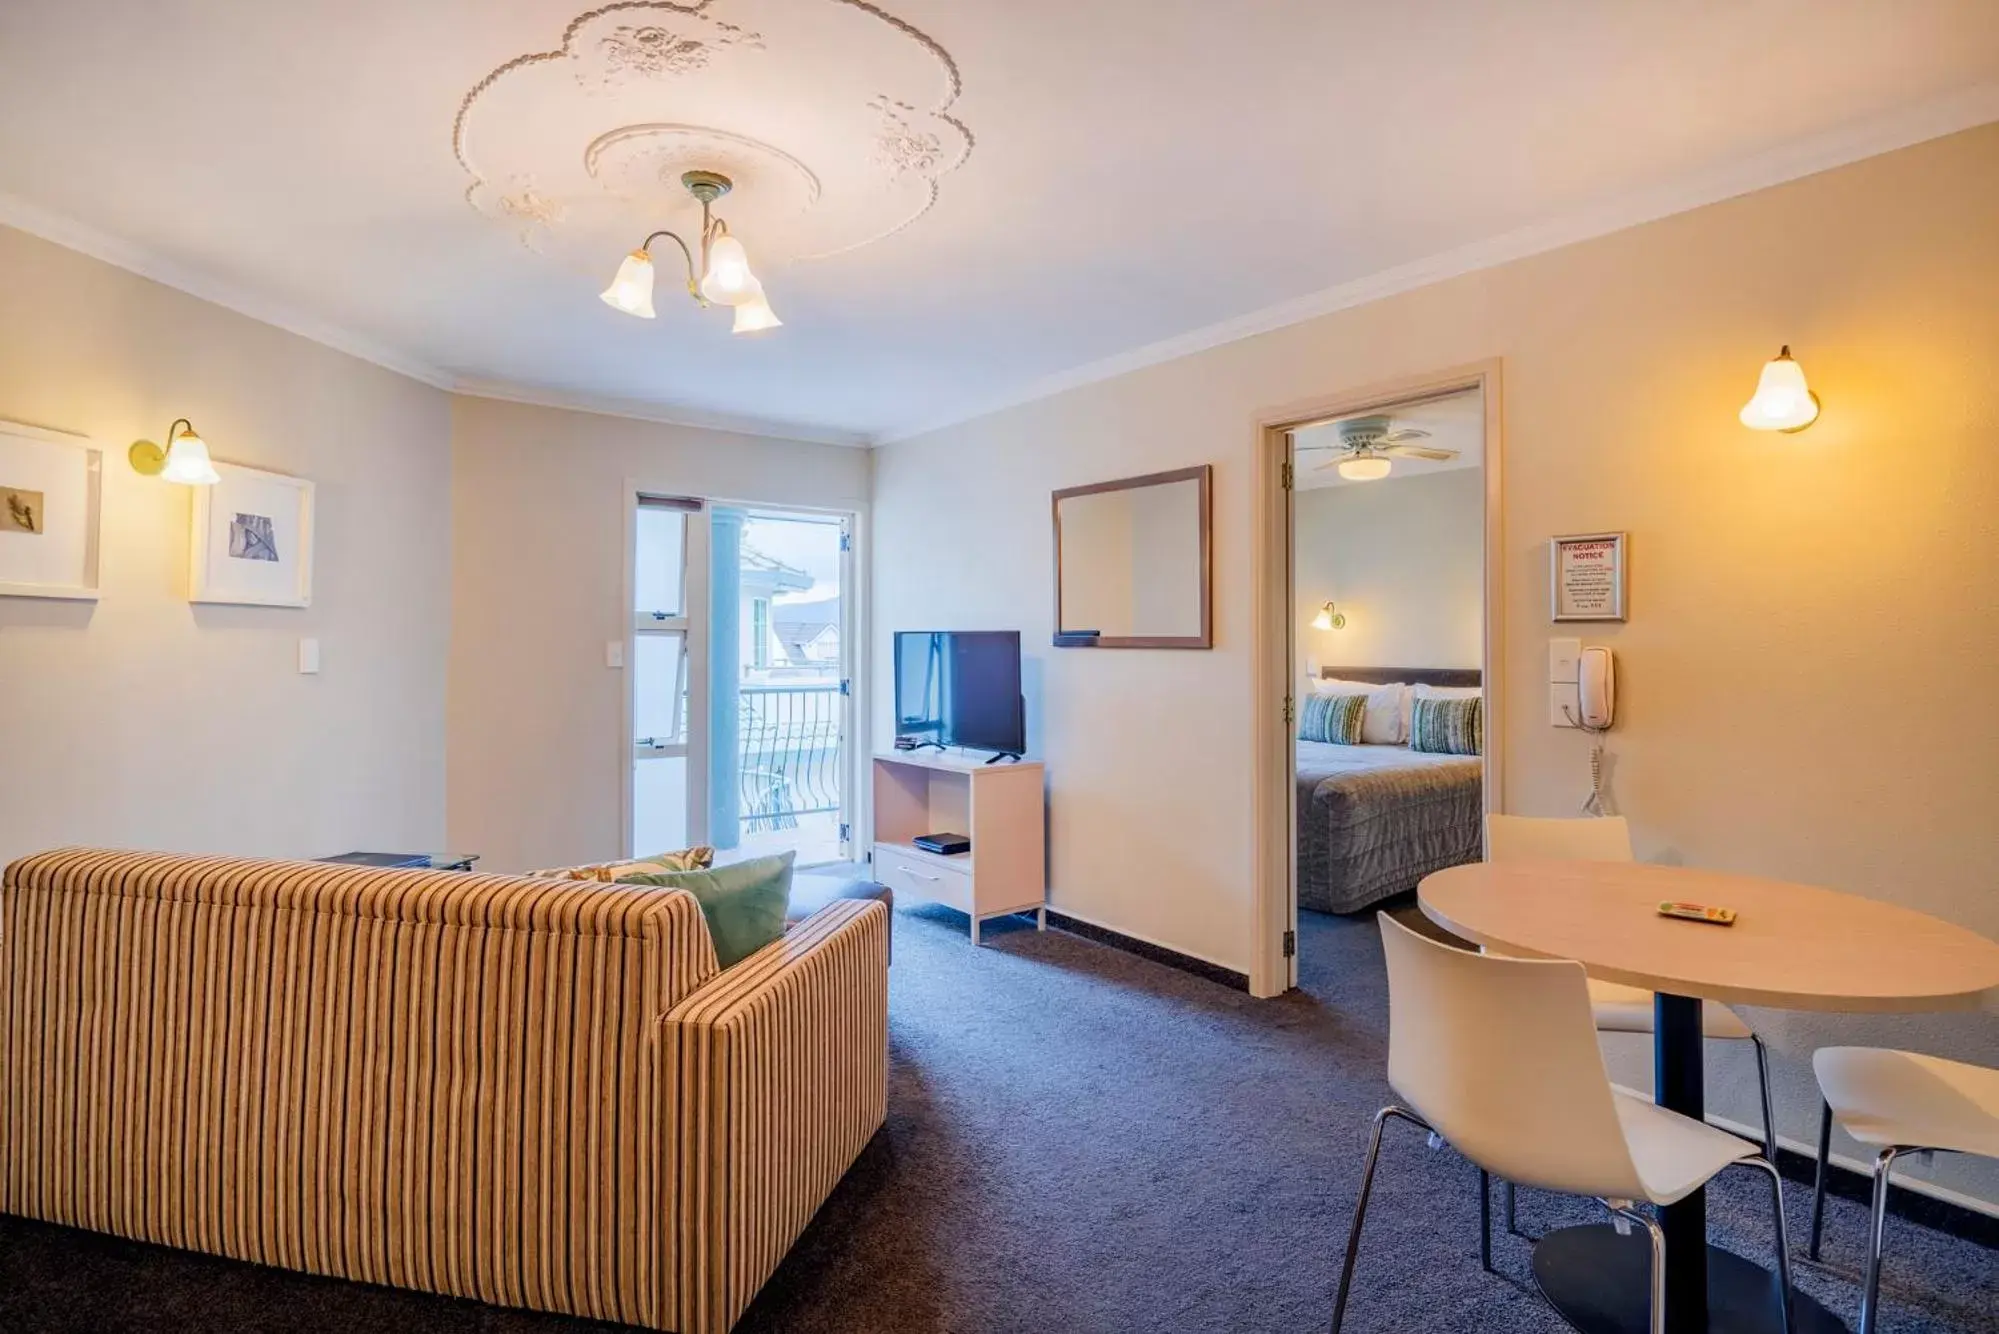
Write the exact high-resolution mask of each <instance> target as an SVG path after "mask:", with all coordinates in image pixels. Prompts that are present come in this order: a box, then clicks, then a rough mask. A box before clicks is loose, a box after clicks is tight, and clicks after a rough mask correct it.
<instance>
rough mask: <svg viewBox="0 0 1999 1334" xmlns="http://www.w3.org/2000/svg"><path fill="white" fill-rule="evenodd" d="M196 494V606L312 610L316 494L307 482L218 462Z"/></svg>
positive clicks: (192, 594) (192, 579) (191, 581)
mask: <svg viewBox="0 0 1999 1334" xmlns="http://www.w3.org/2000/svg"><path fill="white" fill-rule="evenodd" d="M215 471H216V472H217V473H218V474H219V475H220V476H221V479H222V480H221V481H219V482H217V483H216V484H215V485H213V486H197V487H195V488H193V490H194V504H193V506H192V509H193V522H192V525H191V528H190V532H189V535H188V593H187V600H188V601H189V602H221V603H231V604H235V605H240V606H252V607H309V606H311V605H312V536H313V534H312V526H313V523H312V521H313V513H312V509H313V486H312V483H311V482H310V481H307V480H306V479H305V478H303V477H292V476H289V475H287V474H285V473H280V472H266V471H264V470H263V469H262V468H249V467H245V466H243V465H242V464H240V463H223V462H220V461H217V462H216V464H215Z"/></svg>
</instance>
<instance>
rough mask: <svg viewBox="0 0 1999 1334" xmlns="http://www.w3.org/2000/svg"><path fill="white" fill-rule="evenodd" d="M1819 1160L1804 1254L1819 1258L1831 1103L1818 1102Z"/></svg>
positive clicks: (1829, 1147) (1829, 1157)
mask: <svg viewBox="0 0 1999 1334" xmlns="http://www.w3.org/2000/svg"><path fill="white" fill-rule="evenodd" d="M1819 1107H1820V1111H1819V1161H1818V1171H1817V1172H1815V1173H1813V1175H1812V1242H1811V1245H1810V1246H1809V1247H1807V1248H1806V1251H1805V1254H1807V1255H1809V1256H1811V1257H1812V1259H1814V1260H1816V1259H1818V1258H1819V1234H1820V1233H1821V1232H1822V1231H1823V1230H1824V1228H1825V1175H1826V1167H1827V1165H1828V1164H1829V1163H1830V1162H1831V1160H1832V1104H1831V1103H1829V1102H1822V1103H1820V1104H1819Z"/></svg>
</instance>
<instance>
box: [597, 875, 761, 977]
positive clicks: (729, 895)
mask: <svg viewBox="0 0 1999 1334" xmlns="http://www.w3.org/2000/svg"><path fill="white" fill-rule="evenodd" d="M797 855H798V854H797V853H795V852H781V853H779V854H778V855H777V856H775V857H758V858H755V859H754V860H752V861H746V862H735V863H733V864H731V865H728V866H717V867H715V868H714V869H713V870H711V871H655V872H642V873H640V874H636V875H626V876H620V877H618V883H619V884H621V885H662V886H665V887H668V888H672V889H684V890H686V891H687V892H688V893H690V894H692V895H693V896H694V897H695V898H696V899H698V900H699V901H700V903H701V912H702V914H703V915H704V916H705V917H707V919H708V936H709V938H710V939H711V940H713V941H714V942H715V961H716V962H717V963H719V964H721V965H722V967H724V968H728V967H730V966H732V965H734V964H737V963H740V962H741V961H742V960H744V959H747V958H749V957H750V956H751V955H752V954H755V953H756V952H757V951H758V950H760V949H762V948H763V947H764V946H766V945H768V944H770V943H771V942H772V941H773V940H777V939H779V938H780V937H782V936H783V935H784V910H785V908H786V907H788V906H789V905H790V903H791V862H792V858H794V857H796V856H797Z"/></svg>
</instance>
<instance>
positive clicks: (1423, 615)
mask: <svg viewBox="0 0 1999 1334" xmlns="http://www.w3.org/2000/svg"><path fill="white" fill-rule="evenodd" d="M1493 388H1494V386H1491V385H1489V384H1488V381H1487V376H1486V375H1485V374H1483V373H1481V374H1476V375H1468V376H1463V377H1453V378H1451V379H1447V380H1444V381H1442V382H1433V383H1430V384H1419V385H1415V386H1410V387H1405V388H1403V389H1400V390H1399V391H1391V392H1387V393H1383V394H1381V395H1380V396H1376V397H1366V396H1353V397H1349V398H1347V399H1345V400H1343V401H1336V402H1333V403H1330V404H1327V405H1325V406H1323V407H1321V408H1320V409H1319V410H1318V411H1316V412H1311V413H1309V414H1307V413H1300V414H1299V415H1297V416H1296V417H1294V418H1292V419H1291V420H1288V421H1280V422H1277V423H1274V424H1271V425H1270V426H1269V428H1268V429H1267V431H1266V440H1265V444H1266V447H1267V448H1268V450H1269V451H1270V453H1271V455H1272V457H1273V458H1274V460H1275V461H1276V462H1277V467H1276V469H1274V471H1275V473H1276V476H1275V477H1274V478H1273V481H1274V483H1275V485H1274V487H1273V491H1274V492H1275V497H1274V500H1273V509H1274V511H1275V513H1274V515H1273V518H1274V519H1275V520H1276V522H1275V523H1274V524H1273V531H1272V534H1271V536H1272V537H1273V539H1274V540H1273V541H1272V542H1270V543H1269V544H1267V549H1268V551H1269V560H1270V561H1271V567H1270V568H1269V569H1268V571H1267V573H1266V582H1267V584H1268V585H1270V587H1267V589H1266V592H1267V593H1271V594H1275V596H1267V597H1266V598H1265V600H1264V602H1265V607H1266V610H1267V611H1268V613H1269V616H1268V618H1267V621H1268V625H1267V632H1266V633H1265V634H1264V635H1263V636H1262V638H1261V643H1262V653H1261V656H1262V657H1263V658H1264V659H1265V662H1264V663H1263V667H1264V669H1265V670H1264V672H1263V673H1262V675H1263V677H1264V678H1265V679H1272V678H1274V677H1276V675H1277V674H1278V673H1281V679H1282V681H1283V687H1282V689H1283V696H1282V697H1283V702H1284V708H1283V710H1282V712H1281V715H1280V716H1281V719H1282V721H1281V723H1277V724H1276V725H1275V726H1271V727H1270V732H1269V734H1268V735H1267V736H1266V737H1265V738H1264V740H1263V741H1262V742H1261V743H1260V745H1259V751H1260V753H1261V754H1263V755H1264V756H1266V757H1267V758H1268V759H1269V760H1270V761H1271V763H1270V765H1269V766H1268V767H1269V768H1270V769H1271V770H1272V772H1271V773H1269V774H1267V775H1260V783H1259V790H1260V793H1262V794H1263V797H1262V799H1261V800H1260V801H1259V808H1260V811H1261V815H1262V818H1263V820H1264V836H1265V839H1266V841H1267V842H1269V843H1271V844H1273V845H1274V848H1273V851H1274V856H1273V855H1267V856H1266V857H1265V858H1264V859H1263V862H1262V864H1261V865H1260V867H1259V870H1260V872H1261V874H1260V875H1259V890H1260V892H1259V895H1258V899H1259V916H1258V922H1259V931H1260V933H1262V934H1264V935H1267V936H1268V937H1270V941H1271V943H1273V944H1277V945H1278V950H1277V951H1276V964H1277V966H1276V968H1274V969H1267V970H1266V971H1265V974H1264V976H1263V977H1262V978H1261V979H1260V980H1261V981H1262V983H1263V985H1261V986H1256V983H1257V981H1258V980H1259V979H1257V978H1253V979H1252V985H1253V987H1254V988H1255V989H1256V990H1257V991H1258V992H1259V993H1260V994H1274V993H1275V992H1276V991H1280V990H1283V989H1285V988H1286V987H1289V986H1295V985H1298V983H1299V978H1300V971H1301V968H1302V969H1303V970H1304V971H1305V972H1306V973H1307V974H1308V975H1309V974H1310V973H1311V972H1312V967H1311V958H1310V954H1311V951H1312V949H1313V947H1314V941H1315V939H1317V940H1328V939H1330V935H1329V933H1337V932H1338V931H1341V930H1344V929H1345V928H1346V926H1347V925H1349V924H1350V923H1351V922H1352V921H1354V920H1355V919H1356V918H1359V919H1362V920H1365V919H1366V918H1368V917H1370V916H1371V915H1372V913H1373V912H1374V911H1377V910H1380V909H1383V908H1388V909H1395V908H1399V907H1402V906H1405V905H1407V904H1408V903H1410V902H1411V901H1412V900H1413V894H1414V890H1415V888H1416V885H1417V883H1418V882H1419V881H1421V879H1422V878H1423V877H1424V876H1426V875H1429V874H1431V873H1432V872H1435V871H1439V870H1442V869H1444V868H1445V867H1448V866H1454V865H1458V864H1459V863H1462V862H1468V861H1476V860H1478V858H1479V856H1480V855H1481V849H1482V845H1483V816H1484V812H1485V811H1486V810H1487V809H1489V808H1490V807H1491V806H1492V805H1493V802H1492V796H1493V792H1492V789H1493V787H1494V776H1493V775H1494V768H1493V764H1492V750H1493V746H1492V741H1493V739H1494V732H1495V729H1494V727H1493V719H1492V714H1491V704H1490V701H1491V698H1492V692H1491V689H1490V686H1491V682H1490V680H1489V671H1488V668H1489V666H1490V664H1491V663H1492V662H1493V661H1494V659H1495V657H1496V654H1495V651H1494V645H1495V636H1494V632H1493V621H1494V619H1495V615H1494V613H1495V612H1496V608H1497V602H1496V599H1495V597H1494V592H1493V590H1494V587H1495V585H1496V577H1495V576H1496V571H1495V569H1494V566H1495V564H1496V561H1497V555H1496V551H1495V547H1496V542H1497V532H1496V530H1497V526H1498V525H1497V509H1496V496H1497V490H1496V486H1495V485H1494V484H1493V483H1494V478H1493V476H1492V475H1491V473H1490V471H1489V469H1490V465H1491V464H1492V462H1493V459H1492V455H1493V453H1494V451H1493V449H1492V448H1491V445H1492V444H1493V438H1494V437H1495V436H1496V432H1495V431H1493V430H1492V429H1491V423H1492V421H1493V420H1494V419H1495V417H1496V413H1495V412H1494V405H1493V404H1492V402H1491V401H1490V396H1491V392H1492V390H1493ZM1266 716H1267V715H1266ZM1260 767H1263V766H1260ZM1271 789H1276V795H1275V799H1272V797H1273V794H1272V793H1271ZM1270 881H1274V884H1270V883H1266V882H1270ZM1272 890H1274V891H1275V892H1274V893H1273V892H1271V891H1272ZM1328 948H1330V947H1328Z"/></svg>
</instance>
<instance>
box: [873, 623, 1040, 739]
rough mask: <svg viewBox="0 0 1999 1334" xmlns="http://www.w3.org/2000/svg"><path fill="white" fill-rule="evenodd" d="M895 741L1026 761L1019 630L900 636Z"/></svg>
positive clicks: (905, 632)
mask: <svg viewBox="0 0 1999 1334" xmlns="http://www.w3.org/2000/svg"><path fill="white" fill-rule="evenodd" d="M895 734H896V738H897V739H898V740H901V739H904V738H907V739H909V740H912V741H914V742H916V743H917V744H919V745H926V744H927V745H937V746H962V747H965V748H966V749H968V750H991V751H998V752H999V753H1001V754H1003V755H1022V754H1025V753H1026V751H1027V719H1026V709H1025V708H1024V707H1023V705H1022V703H1021V698H1020V632H1019V631H1018V630H900V631H897V632H896V636H895Z"/></svg>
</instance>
